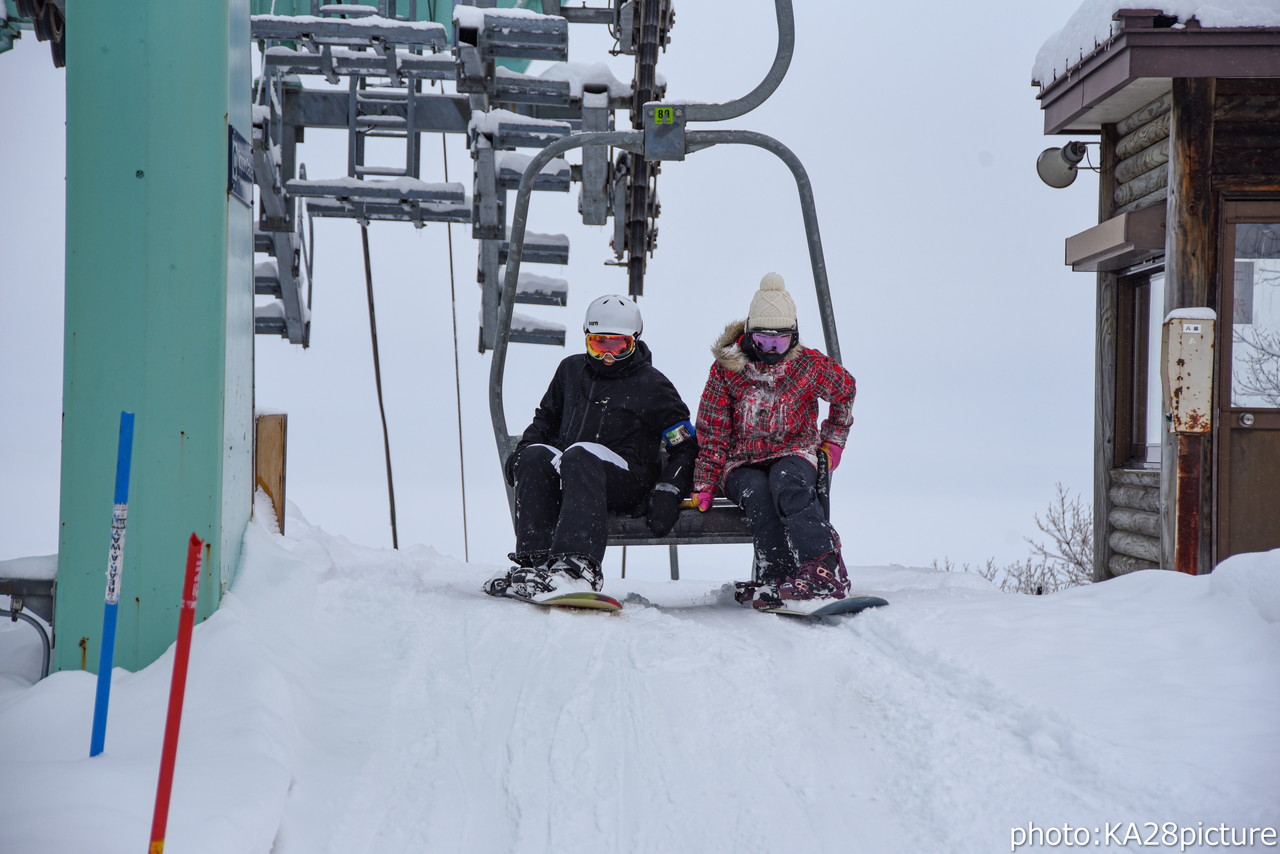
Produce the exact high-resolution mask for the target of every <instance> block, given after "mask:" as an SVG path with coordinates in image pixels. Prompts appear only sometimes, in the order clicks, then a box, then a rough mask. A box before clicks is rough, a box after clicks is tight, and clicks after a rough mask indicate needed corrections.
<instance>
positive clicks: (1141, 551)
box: [1107, 531, 1160, 563]
mask: <svg viewBox="0 0 1280 854" xmlns="http://www.w3.org/2000/svg"><path fill="white" fill-rule="evenodd" d="M1107 541H1108V542H1109V543H1110V544H1111V550H1112V551H1113V552H1117V553H1119V554H1122V555H1128V556H1129V557H1136V558H1142V559H1144V560H1150V561H1155V562H1156V563H1159V562H1160V541H1159V540H1158V539H1156V538H1155V537H1144V536H1143V535H1142V534H1131V533H1129V532H1128V531H1112V532H1111V536H1110V537H1108V538H1107Z"/></svg>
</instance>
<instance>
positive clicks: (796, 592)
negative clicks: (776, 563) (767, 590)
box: [778, 551, 849, 602]
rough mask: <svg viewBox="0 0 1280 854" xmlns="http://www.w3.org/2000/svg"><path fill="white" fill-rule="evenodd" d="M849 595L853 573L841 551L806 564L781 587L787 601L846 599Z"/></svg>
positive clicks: (805, 562)
mask: <svg viewBox="0 0 1280 854" xmlns="http://www.w3.org/2000/svg"><path fill="white" fill-rule="evenodd" d="M848 595H849V573H848V572H847V571H846V570H845V566H844V558H842V557H841V556H840V552H839V551H833V552H828V553H827V554H824V555H820V556H818V557H815V558H811V559H809V560H806V561H804V562H803V563H801V564H800V568H799V569H797V570H796V572H795V574H794V575H792V576H791V577H790V578H787V579H786V580H784V581H783V582H782V583H781V584H779V585H778V598H779V599H782V600H784V601H792V602H799V601H806V600H810V599H843V598H845V597H846V596H848Z"/></svg>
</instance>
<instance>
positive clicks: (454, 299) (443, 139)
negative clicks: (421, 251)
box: [440, 133, 471, 563]
mask: <svg viewBox="0 0 1280 854" xmlns="http://www.w3.org/2000/svg"><path fill="white" fill-rule="evenodd" d="M448 139H449V138H448V135H447V134H443V133H442V134H440V154H441V157H442V158H443V160H444V180H445V183H446V184H447V183H449V142H448ZM445 228H446V229H447V231H448V234H449V313H450V315H451V317H452V319H453V386H454V393H455V394H456V396H457V402H458V406H457V411H458V476H459V478H461V480H462V555H463V558H464V559H465V560H466V561H467V563H470V562H471V547H470V545H469V537H468V535H467V462H466V458H465V457H464V456H463V455H462V372H461V368H460V367H459V358H458V295H457V293H456V290H455V287H454V275H453V223H451V222H449V223H445Z"/></svg>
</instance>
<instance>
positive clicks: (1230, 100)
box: [1213, 94, 1280, 122]
mask: <svg viewBox="0 0 1280 854" xmlns="http://www.w3.org/2000/svg"><path fill="white" fill-rule="evenodd" d="M1277 115H1280V94H1276V95H1224V96H1222V97H1221V98H1218V102H1217V103H1216V104H1215V105H1214V108H1213V119H1214V121H1218V122H1265V121H1268V120H1270V121H1274V120H1275V117H1276V116H1277Z"/></svg>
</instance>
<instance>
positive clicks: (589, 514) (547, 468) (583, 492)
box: [515, 444, 653, 565]
mask: <svg viewBox="0 0 1280 854" xmlns="http://www.w3.org/2000/svg"><path fill="white" fill-rule="evenodd" d="M619 460H620V461H621V458H619ZM652 486H653V484H651V483H646V482H644V480H642V479H641V478H639V477H637V476H636V475H635V473H634V472H632V471H631V469H629V468H622V467H620V466H618V465H615V464H614V463H612V462H609V461H607V460H605V459H602V458H601V457H600V456H598V455H597V454H596V453H595V452H593V451H592V450H591V449H590V446H588V445H583V444H577V445H571V446H569V448H568V449H567V450H566V451H564V453H562V454H559V456H558V457H557V454H556V450H555V449H554V448H551V447H549V446H547V445H529V446H527V447H525V448H524V449H523V450H522V451H521V452H520V463H519V466H518V468H517V469H516V487H515V489H516V553H517V554H520V555H530V554H539V553H542V552H547V553H549V554H550V555H551V556H552V557H560V556H564V555H579V556H582V557H588V558H591V559H592V560H594V561H595V562H596V564H597V565H598V564H599V563H600V562H601V561H602V560H604V550H605V546H606V544H607V543H608V538H609V531H608V511H609V510H613V511H615V512H619V511H624V510H631V509H632V508H634V507H635V506H636V505H637V504H639V503H640V502H641V500H643V499H644V497H645V496H646V495H647V494H648V492H649V489H650V488H651V487H652Z"/></svg>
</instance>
